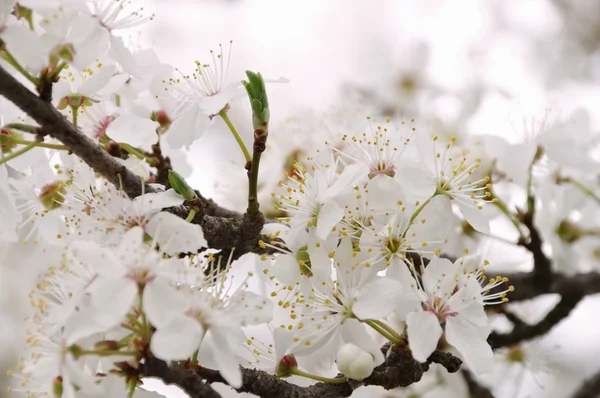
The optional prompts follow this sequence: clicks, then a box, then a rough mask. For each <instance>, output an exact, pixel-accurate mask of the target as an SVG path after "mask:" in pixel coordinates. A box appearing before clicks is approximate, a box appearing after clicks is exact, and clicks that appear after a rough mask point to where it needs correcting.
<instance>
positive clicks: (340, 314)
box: [291, 238, 403, 365]
mask: <svg viewBox="0 0 600 398" xmlns="http://www.w3.org/2000/svg"><path fill="white" fill-rule="evenodd" d="M362 260H363V259H362V256H361V255H360V254H357V253H356V252H354V250H353V247H352V243H351V241H350V238H343V239H342V241H341V243H340V245H339V246H338V248H337V249H336V251H335V253H334V254H333V262H334V269H335V274H336V277H335V279H332V278H331V276H330V277H328V278H327V279H325V280H318V279H316V278H313V279H311V282H312V289H311V292H310V293H309V294H308V296H306V297H300V299H299V300H298V302H297V304H295V305H292V308H293V309H294V311H295V312H296V311H297V312H300V313H299V314H298V317H299V318H298V322H297V323H296V325H295V329H296V330H297V332H296V337H295V338H294V343H295V344H294V346H293V347H292V349H291V351H292V352H294V353H295V354H297V355H309V354H311V353H314V352H316V351H320V353H323V354H328V355H329V356H330V358H331V359H333V357H334V356H335V353H336V352H337V350H338V348H339V346H340V344H341V342H342V340H343V341H346V342H349V343H354V344H356V345H358V346H359V347H361V348H362V349H363V350H365V351H368V352H370V353H371V354H373V355H374V357H375V358H376V364H377V365H378V364H380V363H381V362H383V357H382V356H381V352H380V351H379V348H378V347H377V345H376V344H375V343H374V341H373V340H372V338H371V337H369V336H368V334H367V333H366V330H365V329H364V325H363V324H361V323H360V322H358V321H356V319H354V318H357V319H360V320H370V319H381V318H385V317H386V316H388V315H389V314H391V313H392V311H394V310H395V309H396V306H397V305H398V302H399V300H400V298H401V295H402V292H403V288H402V285H401V284H400V282H397V281H395V280H393V279H391V278H381V277H378V276H377V273H376V272H374V271H373V269H371V268H370V265H369V264H368V263H365V262H363V261H362ZM292 319H294V317H292ZM378 351H379V354H377V352H378Z"/></svg>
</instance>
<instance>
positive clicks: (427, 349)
mask: <svg viewBox="0 0 600 398" xmlns="http://www.w3.org/2000/svg"><path fill="white" fill-rule="evenodd" d="M461 273H462V270H461V265H460V264H459V263H458V262H456V263H452V262H451V261H450V260H448V259H443V258H433V259H431V261H430V262H429V264H428V265H427V267H426V268H425V270H424V271H423V273H422V282H419V281H418V279H417V281H416V282H415V287H416V293H417V295H418V297H419V298H420V300H421V302H422V308H423V309H422V311H418V312H411V313H409V314H408V315H407V318H406V327H407V333H408V341H409V346H410V349H411V351H412V354H413V357H414V358H415V359H416V360H417V361H421V362H425V361H426V360H427V358H428V357H429V355H431V353H432V352H433V351H434V350H435V349H436V347H437V345H438V341H439V339H440V337H442V334H444V333H445V336H446V341H447V342H448V343H449V344H450V345H452V346H454V347H455V348H456V349H457V350H458V351H459V353H460V354H461V356H462V357H463V359H464V361H465V363H466V364H467V366H469V369H471V370H472V371H473V372H476V373H486V372H488V371H490V370H491V367H492V364H493V362H492V359H493V352H492V349H491V347H490V346H489V344H488V343H487V341H486V339H487V337H488V335H489V334H490V326H489V323H488V320H487V317H486V315H485V312H484V310H483V304H482V303H481V302H480V301H479V300H477V297H478V296H479V295H480V293H479V292H480V290H481V286H480V285H479V283H477V281H476V279H474V278H469V279H468V280H467V281H466V282H465V283H459V275H460V274H461Z"/></svg>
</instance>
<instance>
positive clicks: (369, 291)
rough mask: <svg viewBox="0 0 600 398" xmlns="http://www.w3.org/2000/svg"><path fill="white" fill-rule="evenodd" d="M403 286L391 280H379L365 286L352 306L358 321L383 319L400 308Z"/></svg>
mask: <svg viewBox="0 0 600 398" xmlns="http://www.w3.org/2000/svg"><path fill="white" fill-rule="evenodd" d="M401 296H402V284H401V283H400V282H398V281H397V280H394V279H390V278H379V279H376V280H374V281H372V282H369V283H367V284H366V285H364V286H363V287H362V288H361V289H360V292H359V294H358V296H357V297H356V302H355V303H354V305H353V306H352V312H353V313H354V315H356V317H357V318H358V319H361V320H366V319H381V318H385V317H386V316H388V315H389V314H391V313H392V312H393V311H394V310H395V309H396V307H398V304H399V301H400V297H401Z"/></svg>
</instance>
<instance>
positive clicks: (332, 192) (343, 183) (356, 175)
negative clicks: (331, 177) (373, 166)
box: [320, 163, 369, 201]
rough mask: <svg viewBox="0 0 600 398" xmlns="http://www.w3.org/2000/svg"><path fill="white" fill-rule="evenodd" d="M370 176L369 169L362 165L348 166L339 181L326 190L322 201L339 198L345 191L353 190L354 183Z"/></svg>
mask: <svg viewBox="0 0 600 398" xmlns="http://www.w3.org/2000/svg"><path fill="white" fill-rule="evenodd" d="M367 174H369V168H368V167H367V166H366V165H364V164H362V163H355V164H351V165H348V166H346V168H344V171H342V173H341V174H340V175H339V177H338V179H337V180H335V182H334V183H333V184H332V185H331V186H330V187H328V188H327V189H326V194H325V196H324V197H323V198H320V199H321V200H322V201H328V200H331V199H333V198H334V197H335V196H337V195H338V194H339V193H340V192H342V191H344V190H345V189H349V188H352V186H353V185H354V183H355V182H356V181H357V180H359V179H361V178H364V177H366V176H367Z"/></svg>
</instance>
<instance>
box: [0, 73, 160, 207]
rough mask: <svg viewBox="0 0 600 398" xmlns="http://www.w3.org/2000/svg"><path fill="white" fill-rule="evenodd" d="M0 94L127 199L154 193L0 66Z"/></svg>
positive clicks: (153, 190)
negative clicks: (126, 196) (120, 191)
mask: <svg viewBox="0 0 600 398" xmlns="http://www.w3.org/2000/svg"><path fill="white" fill-rule="evenodd" d="M0 94H1V95H3V96H4V97H6V98H7V99H8V100H10V101H11V102H13V103H14V104H15V105H17V106H18V107H19V108H21V110H23V111H24V112H25V113H27V114H28V115H29V116H31V117H32V118H33V119H34V120H35V121H36V122H38V123H39V124H40V126H42V127H43V128H44V130H45V131H46V132H47V133H48V134H49V135H50V136H52V137H54V138H56V139H58V140H59V141H61V142H62V143H63V144H65V145H67V146H68V147H69V148H71V150H72V151H73V153H75V154H76V155H77V156H79V157H80V158H81V159H82V160H83V161H84V162H86V163H87V164H88V165H89V166H90V167H92V168H93V169H94V170H95V171H97V172H98V173H100V174H102V175H103V176H104V177H106V178H107V179H108V180H109V181H110V182H112V183H113V184H114V185H115V186H117V187H122V188H123V191H125V193H126V194H127V195H128V196H129V197H132V198H134V197H136V196H139V195H141V194H142V185H144V190H145V192H155V191H156V190H155V189H154V188H152V187H151V186H150V185H148V184H146V183H144V182H142V181H141V180H140V178H139V177H138V176H136V175H135V174H133V173H132V172H131V171H129V170H127V168H126V167H125V166H123V165H122V164H121V163H119V162H117V160H115V159H113V157H112V156H110V155H109V154H108V153H107V152H106V151H104V150H103V149H102V148H100V147H99V146H98V145H96V143H95V142H94V141H92V140H91V139H90V138H88V137H87V136H86V135H85V134H83V133H81V132H80V131H79V130H77V129H76V128H75V127H74V126H73V125H72V124H71V122H69V121H68V120H67V119H66V118H65V117H64V116H63V115H62V114H60V112H58V111H57V110H56V109H55V108H54V107H53V106H52V104H50V103H48V102H46V101H44V100H43V99H41V98H39V97H38V96H37V95H35V94H34V93H33V92H31V91H30V90H29V89H28V88H27V87H25V86H23V85H22V84H21V83H20V82H19V81H18V80H17V79H15V78H14V77H13V76H12V75H11V74H10V73H8V72H7V71H6V70H5V69H4V68H2V67H1V66H0Z"/></svg>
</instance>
